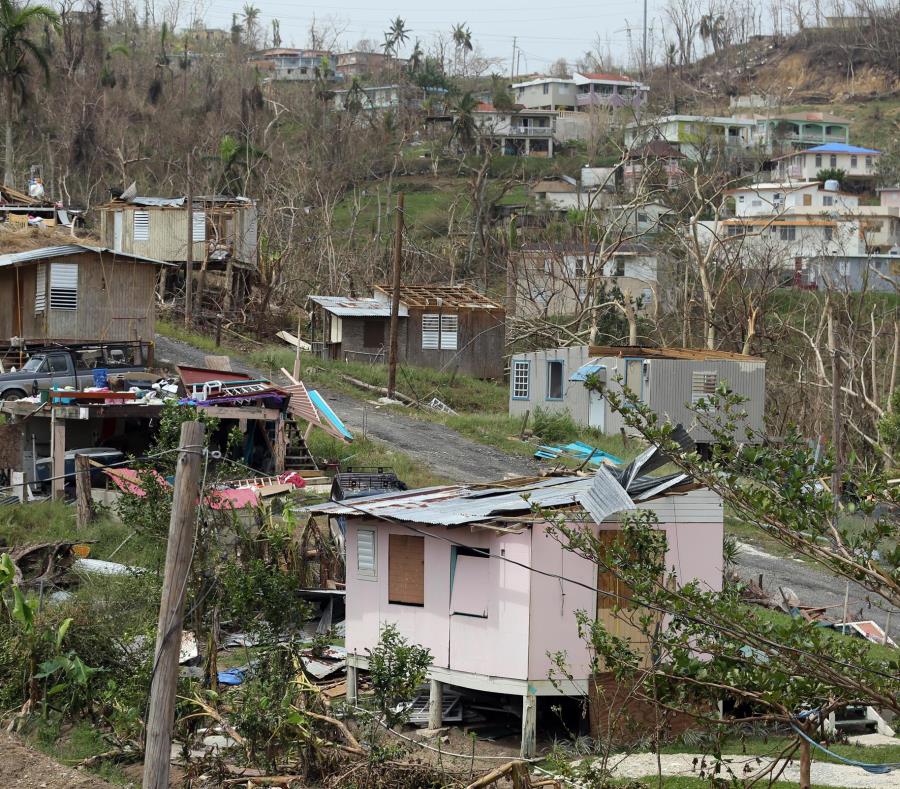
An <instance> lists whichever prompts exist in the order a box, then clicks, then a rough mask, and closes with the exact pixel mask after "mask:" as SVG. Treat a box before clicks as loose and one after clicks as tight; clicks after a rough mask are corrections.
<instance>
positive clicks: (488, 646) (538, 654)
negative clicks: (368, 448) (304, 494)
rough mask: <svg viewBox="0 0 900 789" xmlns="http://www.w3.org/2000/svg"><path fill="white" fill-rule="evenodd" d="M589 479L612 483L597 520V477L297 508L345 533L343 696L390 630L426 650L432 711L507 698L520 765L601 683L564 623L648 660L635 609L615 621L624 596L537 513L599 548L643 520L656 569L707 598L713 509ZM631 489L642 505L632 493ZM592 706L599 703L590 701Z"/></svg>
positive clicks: (677, 489)
mask: <svg viewBox="0 0 900 789" xmlns="http://www.w3.org/2000/svg"><path fill="white" fill-rule="evenodd" d="M663 462H664V461H663ZM636 463H637V461H636ZM648 467H649V466H648ZM657 467H658V466H657ZM639 470H640V469H639V468H637V467H636V468H635V473H636V474H637V472H639ZM602 474H605V475H606V480H605V481H604V484H606V483H608V482H609V481H610V480H612V484H613V486H615V488H616V489H615V490H614V491H612V492H613V493H615V494H616V495H615V496H612V497H608V496H604V497H602V498H603V501H604V502H605V501H607V500H613V499H615V500H616V501H617V502H618V503H617V504H616V505H615V507H605V508H604V509H603V511H602V512H600V513H599V514H598V512H597V507H594V506H592V505H591V503H590V502H591V499H590V498H589V497H588V494H589V492H590V491H591V489H592V486H593V485H594V483H595V481H597V480H599V479H600V473H598V475H597V476H595V477H579V476H566V477H551V478H546V479H542V480H539V481H535V480H534V479H520V480H505V481H503V482H499V483H491V484H482V485H468V486H466V485H449V486H444V487H435V488H425V489H421V490H416V491H405V492H390V493H386V494H381V495H376V496H370V497H367V498H364V499H356V500H354V501H353V502H352V506H348V504H346V503H344V502H330V503H327V504H321V505H315V506H313V507H311V508H309V511H311V512H314V513H318V514H325V515H328V516H331V517H337V518H340V519H341V521H342V523H343V524H344V525H345V527H346V542H345V544H346V568H347V573H346V601H347V620H346V626H347V635H346V646H347V653H348V666H349V667H350V670H349V674H348V676H349V680H350V687H349V688H348V695H349V697H350V698H352V697H353V696H354V693H355V685H354V678H355V676H356V671H357V670H358V669H365V668H367V666H368V663H367V660H366V655H367V650H369V649H372V648H374V647H375V646H376V644H377V642H378V640H379V636H380V632H381V630H382V628H383V627H384V626H385V625H387V624H394V625H396V627H397V628H398V630H399V631H400V633H401V634H402V635H403V636H404V637H405V638H406V639H407V640H408V641H410V642H411V643H417V644H420V645H422V646H424V647H426V648H428V649H429V650H430V652H431V655H432V661H433V662H432V665H431V668H430V669H429V672H428V677H429V679H430V680H431V688H432V693H433V694H435V696H437V697H438V698H439V697H440V694H441V692H442V691H441V687H442V685H444V684H447V685H452V686H456V687H459V688H467V689H470V690H473V691H479V692H487V693H494V694H503V695H507V696H519V697H521V699H522V754H523V755H524V756H531V755H532V754H533V753H534V752H535V746H536V736H537V733H538V732H539V729H540V721H541V720H542V718H543V716H544V715H546V714H548V713H550V707H551V705H552V704H554V703H558V699H559V697H560V696H569V697H572V696H586V695H588V693H589V689H590V686H591V681H592V680H593V681H594V682H595V683H598V684H599V683H600V681H602V680H605V679H606V680H608V679H609V676H611V675H606V674H603V673H601V674H598V675H596V676H592V663H591V653H590V650H589V649H588V645H587V643H586V642H585V641H583V640H582V639H581V638H580V637H579V626H578V621H577V612H579V611H592V612H594V615H595V616H596V617H597V618H598V619H599V620H600V621H602V622H603V623H604V625H605V626H606V628H607V629H608V630H609V631H610V632H611V633H613V634H615V635H618V636H620V637H622V638H627V639H629V640H630V641H631V642H632V643H633V644H634V645H635V646H636V647H637V649H638V650H639V651H641V652H646V654H647V655H648V656H649V645H648V644H647V643H646V641H647V639H646V636H645V635H644V634H643V631H642V630H641V629H640V628H639V627H638V626H637V625H635V624H634V623H635V622H638V621H639V617H640V615H641V611H642V609H640V608H636V609H633V611H631V612H629V613H627V614H626V615H625V616H624V617H623V616H621V615H620V614H619V612H617V611H615V610H614V609H615V607H616V606H615V603H616V602H618V601H620V600H621V594H627V592H621V593H616V592H615V590H616V589H619V588H620V587H619V586H617V583H618V581H617V578H616V577H615V576H614V574H613V573H611V572H610V571H609V569H608V568H606V567H601V566H600V565H598V564H596V563H594V562H593V561H591V560H590V559H588V558H586V557H584V556H583V555H579V554H577V553H575V552H572V551H569V550H567V549H565V548H564V547H563V546H562V545H561V543H560V542H559V541H558V540H557V539H555V538H554V537H553V536H551V534H550V533H549V527H550V523H549V521H548V519H547V518H549V517H551V516H550V514H549V513H547V516H546V518H545V517H544V515H543V514H541V513H544V512H545V511H547V510H552V511H554V517H555V516H556V515H559V514H561V513H565V515H564V517H565V519H566V521H567V522H569V523H570V524H571V525H573V526H577V527H578V528H585V529H591V530H593V531H594V532H595V533H598V532H599V533H603V534H606V535H609V537H608V539H609V540H610V541H613V540H615V539H617V538H618V535H617V532H619V531H620V530H621V528H622V520H621V517H620V515H619V514H618V512H613V511H612V510H613V509H615V508H616V507H618V511H621V510H622V509H632V508H634V507H638V508H644V509H649V510H652V511H653V512H655V513H656V515H657V517H658V520H659V529H660V530H661V531H662V532H664V533H665V535H666V538H667V544H668V548H667V553H666V565H667V567H671V568H673V571H674V573H675V577H676V578H677V579H678V582H680V583H686V582H688V581H691V580H695V579H696V580H698V581H699V582H700V583H701V584H702V585H704V587H705V588H708V589H711V590H719V589H721V588H722V565H723V562H722V541H723V527H722V501H721V499H720V497H719V496H718V495H716V494H714V493H712V492H710V491H709V490H707V489H705V488H700V487H698V486H697V485H695V484H693V483H691V482H690V481H689V480H687V478H686V475H684V474H672V475H668V476H666V477H647V476H637V477H636V479H635V480H634V482H633V483H632V482H628V483H625V482H621V481H616V480H615V479H613V476H612V474H611V473H610V472H607V471H605V470H604V471H603V472H602ZM624 478H625V477H619V478H618V479H619V480H622V479H624ZM624 484H627V485H628V487H627V490H626V489H625V488H624V487H622V485H624ZM633 486H636V487H635V491H636V488H637V487H640V489H641V490H643V491H644V493H638V492H634V493H633V492H632V490H633ZM609 492H610V491H609V490H606V493H607V494H608V493H609ZM582 502H584V504H582ZM623 502H624V503H623ZM535 506H536V507H537V508H539V510H540V513H538V512H536V511H535ZM585 508H588V509H590V510H591V515H588V513H587V512H586V509H585ZM607 510H609V511H607ZM597 521H599V522H600V525H598V523H597ZM600 539H601V540H603V539H605V538H604V537H600ZM609 590H612V591H609ZM560 652H564V653H565V654H566V655H567V662H568V666H567V671H568V674H569V676H570V678H566V679H562V678H560V672H559V670H558V667H557V666H555V664H554V661H553V660H552V659H551V657H550V656H549V655H551V654H557V653H560ZM554 669H555V670H554ZM551 676H552V677H553V679H552V680H551ZM592 704H595V705H598V704H602V702H600V701H596V700H595V698H594V697H592ZM432 712H433V714H432V715H431V719H430V721H429V725H431V726H439V725H440V724H441V719H440V705H439V704H435V705H433V707H432ZM536 723H537V727H536ZM536 728H537V731H536Z"/></svg>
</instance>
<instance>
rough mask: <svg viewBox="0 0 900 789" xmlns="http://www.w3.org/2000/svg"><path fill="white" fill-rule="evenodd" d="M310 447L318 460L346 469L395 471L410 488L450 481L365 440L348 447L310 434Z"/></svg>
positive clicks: (317, 432)
mask: <svg viewBox="0 0 900 789" xmlns="http://www.w3.org/2000/svg"><path fill="white" fill-rule="evenodd" d="M308 445H309V450H310V452H312V453H313V455H315V456H316V457H317V458H326V459H328V460H329V461H333V462H338V463H340V464H341V466H342V467H347V466H352V467H356V468H363V467H369V468H371V467H385V468H390V469H393V471H394V472H395V473H396V474H397V476H398V477H399V478H400V479H402V480H403V481H404V482H405V483H406V484H407V485H408V486H409V487H410V488H419V487H427V486H429V485H440V484H442V483H445V482H447V481H448V480H447V479H446V478H445V477H441V476H440V475H438V474H435V473H433V472H432V471H430V470H429V469H428V467H427V466H424V465H423V464H422V463H420V462H418V461H415V460H413V459H412V458H410V457H409V456H408V455H404V454H403V453H402V452H395V451H393V450H392V449H389V448H388V447H386V446H385V445H384V444H381V443H378V442H375V441H369V440H368V439H365V438H362V437H361V436H354V438H353V443H352V444H344V443H343V442H341V441H338V440H336V439H334V438H332V437H331V436H329V435H327V434H325V433H323V432H322V431H321V430H314V431H313V432H312V433H311V434H310V437H309V442H308Z"/></svg>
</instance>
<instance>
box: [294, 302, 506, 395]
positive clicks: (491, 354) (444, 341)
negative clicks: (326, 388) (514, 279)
mask: <svg viewBox="0 0 900 789" xmlns="http://www.w3.org/2000/svg"><path fill="white" fill-rule="evenodd" d="M391 292H392V291H391V288H390V286H379V287H376V288H375V291H374V294H373V296H372V297H371V298H350V297H344V296H310V297H309V300H310V302H311V308H310V311H311V315H312V321H311V323H312V327H311V332H312V341H313V348H314V349H315V351H316V352H317V353H319V354H320V355H321V356H322V357H323V358H326V359H342V360H344V361H366V362H378V363H383V362H386V361H387V356H388V344H389V342H390V322H391ZM399 317H400V331H399V336H398V343H397V349H398V358H399V360H400V361H401V362H402V363H404V364H411V365H415V366H419V367H435V368H437V369H441V370H458V371H459V372H461V373H465V374H466V375H471V376H474V377H476V378H501V377H502V376H503V371H504V364H503V349H504V337H505V330H506V329H505V327H506V310H504V308H503V307H502V306H501V305H500V304H497V303H496V302H495V301H492V300H491V299H489V298H488V297H487V296H485V295H484V294H482V293H479V292H478V291H477V290H475V289H474V288H471V287H469V286H468V285H403V286H401V288H400V313H399Z"/></svg>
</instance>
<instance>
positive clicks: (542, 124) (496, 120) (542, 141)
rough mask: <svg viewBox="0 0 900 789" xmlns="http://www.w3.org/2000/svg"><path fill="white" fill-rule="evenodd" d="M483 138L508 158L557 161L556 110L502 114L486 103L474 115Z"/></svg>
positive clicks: (507, 111)
mask: <svg viewBox="0 0 900 789" xmlns="http://www.w3.org/2000/svg"><path fill="white" fill-rule="evenodd" d="M472 114H473V116H474V118H475V124H476V126H477V127H478V132H479V134H480V135H481V136H482V137H484V138H488V139H490V140H491V141H492V142H493V143H494V144H495V145H496V146H497V147H499V148H500V151H501V153H502V154H503V155H504V156H542V157H546V158H548V159H549V158H552V157H553V143H554V135H555V133H556V117H557V113H556V112H555V111H553V110H528V109H514V110H499V109H497V108H496V107H494V106H493V105H492V104H486V103H482V104H479V105H478V109H477V110H475V111H474V112H473V113H472Z"/></svg>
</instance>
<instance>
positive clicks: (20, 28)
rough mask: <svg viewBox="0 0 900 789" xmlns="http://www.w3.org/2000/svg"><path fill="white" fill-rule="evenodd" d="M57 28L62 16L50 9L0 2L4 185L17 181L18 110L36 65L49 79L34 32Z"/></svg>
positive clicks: (43, 50) (42, 49)
mask: <svg viewBox="0 0 900 789" xmlns="http://www.w3.org/2000/svg"><path fill="white" fill-rule="evenodd" d="M58 25H59V17H58V16H57V14H56V12H55V11H53V10H52V9H51V8H48V7H47V6H43V5H35V6H28V5H25V6H22V5H18V4H17V3H14V2H13V0H0V83H2V86H3V98H4V105H5V107H4V109H5V113H4V115H5V118H4V120H5V126H6V129H5V131H6V140H5V143H6V151H5V158H4V161H3V183H4V184H6V185H7V186H12V185H13V181H14V176H13V122H14V121H15V118H16V115H17V112H18V109H19V108H20V107H21V106H23V105H24V104H26V103H27V101H28V99H29V97H30V85H29V83H30V81H31V77H32V67H33V65H34V64H37V66H38V68H39V69H40V70H41V71H43V73H44V78H45V79H47V80H49V79H50V66H49V64H48V62H47V57H48V52H47V48H46V46H45V45H44V44H42V43H41V42H40V41H39V40H38V39H37V38H32V37H31V33H33V32H39V29H40V27H41V26H46V27H51V28H53V29H54V30H55V29H56V28H57V27H58Z"/></svg>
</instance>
